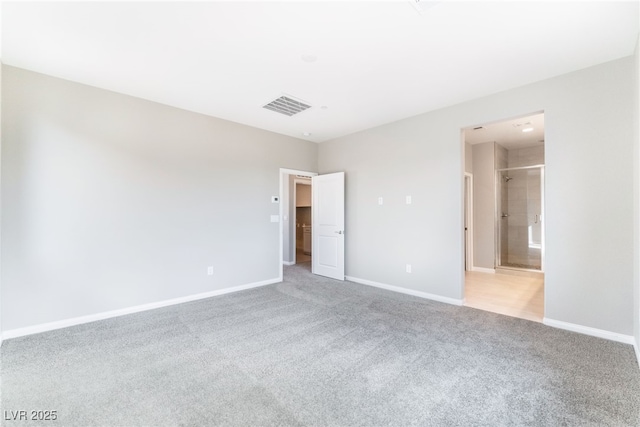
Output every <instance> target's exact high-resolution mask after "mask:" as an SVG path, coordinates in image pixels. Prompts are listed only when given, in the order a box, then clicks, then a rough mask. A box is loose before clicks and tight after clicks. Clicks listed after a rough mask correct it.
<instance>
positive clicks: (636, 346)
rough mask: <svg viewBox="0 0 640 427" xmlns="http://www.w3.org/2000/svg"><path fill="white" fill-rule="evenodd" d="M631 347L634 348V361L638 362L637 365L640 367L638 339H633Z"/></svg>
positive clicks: (639, 344)
mask: <svg viewBox="0 0 640 427" xmlns="http://www.w3.org/2000/svg"><path fill="white" fill-rule="evenodd" d="M633 348H634V349H635V350H636V362H638V367H640V343H639V342H638V340H635V339H634V340H633Z"/></svg>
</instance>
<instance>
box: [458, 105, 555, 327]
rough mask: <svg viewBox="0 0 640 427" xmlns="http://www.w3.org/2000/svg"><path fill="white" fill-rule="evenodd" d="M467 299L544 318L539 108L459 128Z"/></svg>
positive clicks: (511, 313)
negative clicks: (462, 147) (461, 148)
mask: <svg viewBox="0 0 640 427" xmlns="http://www.w3.org/2000/svg"><path fill="white" fill-rule="evenodd" d="M463 140H464V143H463V146H464V151H463V152H464V153H465V155H464V165H465V166H464V172H465V178H464V190H463V191H464V197H463V200H464V227H465V267H464V269H465V286H464V298H465V305H467V306H470V307H474V308H479V309H483V310H487V311H492V312H495V313H500V314H505V315H509V316H513V317H520V318H524V319H528V320H534V321H538V322H542V320H543V318H544V249H545V242H544V113H543V112H539V113H534V114H531V115H528V116H524V117H518V118H514V119H509V120H504V121H500V122H494V123H489V124H483V125H480V126H473V127H469V128H465V129H463Z"/></svg>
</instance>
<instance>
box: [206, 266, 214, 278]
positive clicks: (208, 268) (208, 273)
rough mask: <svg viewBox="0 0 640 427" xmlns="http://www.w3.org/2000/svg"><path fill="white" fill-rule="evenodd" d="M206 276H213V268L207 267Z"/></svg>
mask: <svg viewBox="0 0 640 427" xmlns="http://www.w3.org/2000/svg"><path fill="white" fill-rule="evenodd" d="M207 276H213V266H209V267H207Z"/></svg>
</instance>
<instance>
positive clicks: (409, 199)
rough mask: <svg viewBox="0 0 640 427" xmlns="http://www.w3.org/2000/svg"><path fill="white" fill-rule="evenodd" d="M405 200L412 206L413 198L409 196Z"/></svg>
mask: <svg viewBox="0 0 640 427" xmlns="http://www.w3.org/2000/svg"><path fill="white" fill-rule="evenodd" d="M405 200H406V202H407V204H408V205H410V204H411V196H407V197H406V199H405Z"/></svg>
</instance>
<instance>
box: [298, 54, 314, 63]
mask: <svg viewBox="0 0 640 427" xmlns="http://www.w3.org/2000/svg"><path fill="white" fill-rule="evenodd" d="M300 58H301V59H302V60H303V61H304V62H316V61H317V60H318V57H317V56H315V55H311V54H308V53H304V54H302V55H300Z"/></svg>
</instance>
